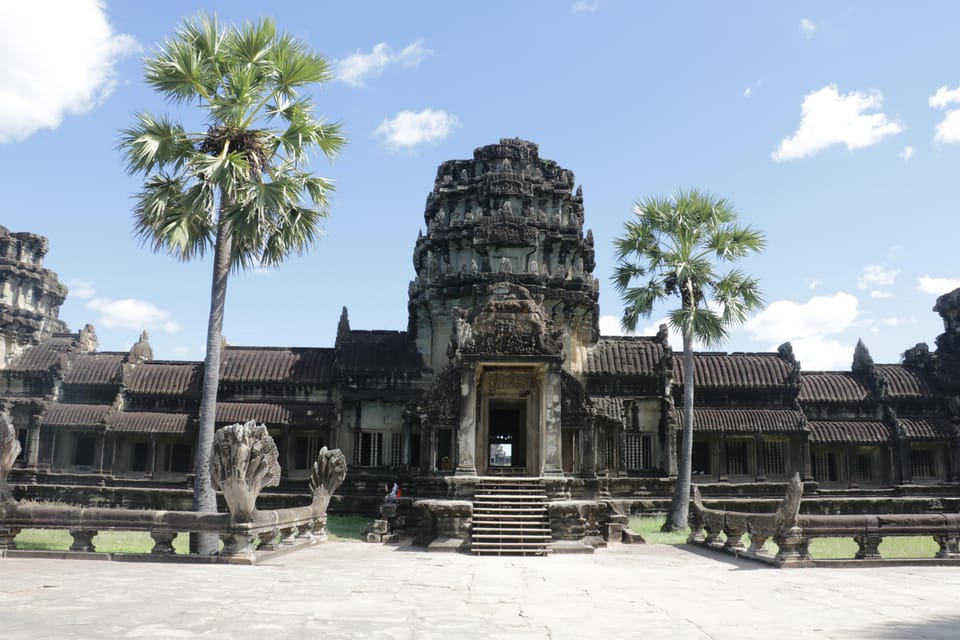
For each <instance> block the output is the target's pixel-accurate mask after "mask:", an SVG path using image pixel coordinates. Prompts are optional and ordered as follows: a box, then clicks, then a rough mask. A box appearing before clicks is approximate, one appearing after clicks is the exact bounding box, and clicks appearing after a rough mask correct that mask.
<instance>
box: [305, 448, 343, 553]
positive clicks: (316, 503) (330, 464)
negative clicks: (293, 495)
mask: <svg viewBox="0 0 960 640" xmlns="http://www.w3.org/2000/svg"><path fill="white" fill-rule="evenodd" d="M346 477H347V459H346V457H345V456H344V455H343V452H342V451H340V449H327V448H326V447H322V448H321V449H320V452H319V453H318V454H317V460H316V462H314V463H313V469H312V470H311V472H310V493H311V494H312V495H313V502H312V504H311V506H312V507H313V509H314V512H315V513H316V516H315V518H314V521H313V531H312V533H311V536H312V537H315V538H319V539H320V540H321V541H326V539H327V507H329V506H330V498H331V497H333V493H334V492H335V491H336V490H337V489H338V488H340V485H342V484H343V481H344V479H345V478H346Z"/></svg>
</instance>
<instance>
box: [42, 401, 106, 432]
mask: <svg viewBox="0 0 960 640" xmlns="http://www.w3.org/2000/svg"><path fill="white" fill-rule="evenodd" d="M110 409H111V406H110V405H108V404H106V405H104V404H68V403H64V402H54V403H51V404H50V408H49V409H48V410H47V412H46V413H45V414H44V416H43V424H44V425H45V426H57V427H93V426H102V425H103V423H104V419H105V418H106V417H107V414H109V413H110Z"/></svg>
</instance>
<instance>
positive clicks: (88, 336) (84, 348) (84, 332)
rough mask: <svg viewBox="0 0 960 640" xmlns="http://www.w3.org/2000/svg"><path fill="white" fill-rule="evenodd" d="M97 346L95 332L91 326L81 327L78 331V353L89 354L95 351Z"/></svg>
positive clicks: (98, 342)
mask: <svg viewBox="0 0 960 640" xmlns="http://www.w3.org/2000/svg"><path fill="white" fill-rule="evenodd" d="M99 346H100V341H99V340H97V330H96V329H94V328H93V325H92V324H85V325H83V329H80V353H91V352H93V351H96V350H97V347H99Z"/></svg>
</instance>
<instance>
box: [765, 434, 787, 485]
mask: <svg viewBox="0 0 960 640" xmlns="http://www.w3.org/2000/svg"><path fill="white" fill-rule="evenodd" d="M763 453H764V459H763V464H764V467H766V469H765V471H766V474H767V475H768V476H785V475H787V441H786V440H783V439H780V438H776V439H770V440H764V442H763Z"/></svg>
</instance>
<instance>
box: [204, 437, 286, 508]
mask: <svg viewBox="0 0 960 640" xmlns="http://www.w3.org/2000/svg"><path fill="white" fill-rule="evenodd" d="M278 459H279V454H278V452H277V445H276V444H275V443H274V441H273V438H272V437H270V434H269V433H268V432H267V427H266V426H265V425H262V424H259V425H258V424H257V423H256V422H254V421H253V420H250V421H249V422H247V423H245V424H239V423H238V424H232V425H229V426H226V427H223V428H221V429H218V430H217V432H216V433H215V434H214V437H213V453H212V456H211V458H210V476H211V481H212V482H213V487H214V489H219V490H220V491H222V492H223V497H224V500H226V502H227V508H228V509H229V510H230V515H231V519H232V521H233V522H235V523H243V522H251V521H252V520H253V512H254V511H255V510H256V502H257V496H258V495H260V492H261V491H262V490H263V489H264V488H265V487H275V486H277V485H278V484H279V483H280V463H279V461H278Z"/></svg>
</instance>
